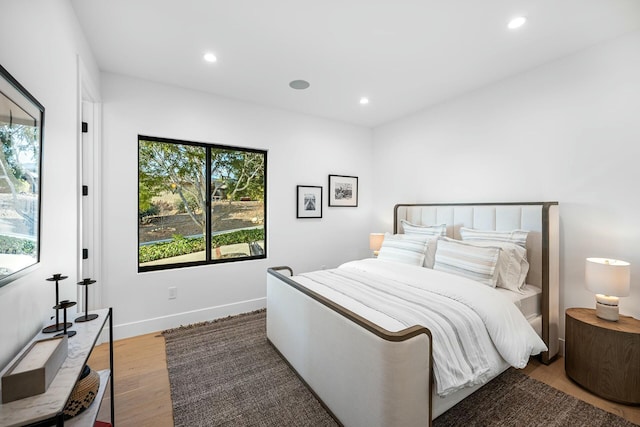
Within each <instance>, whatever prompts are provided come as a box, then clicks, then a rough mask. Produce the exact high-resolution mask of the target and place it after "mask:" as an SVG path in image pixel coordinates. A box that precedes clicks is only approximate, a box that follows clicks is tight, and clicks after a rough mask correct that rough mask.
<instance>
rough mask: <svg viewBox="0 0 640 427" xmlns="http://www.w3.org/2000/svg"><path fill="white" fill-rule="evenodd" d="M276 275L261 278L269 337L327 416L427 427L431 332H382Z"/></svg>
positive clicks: (356, 421)
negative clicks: (264, 282)
mask: <svg viewBox="0 0 640 427" xmlns="http://www.w3.org/2000/svg"><path fill="white" fill-rule="evenodd" d="M282 269H288V268H287V267H280V268H275V269H269V270H268V274H267V337H268V339H269V341H270V342H271V343H272V344H273V345H274V346H275V347H276V348H277V350H278V351H279V352H280V353H281V354H282V355H283V356H284V357H285V359H286V360H287V361H288V362H289V364H290V365H291V366H292V367H293V369H295V370H296V372H297V373H298V375H299V376H300V377H301V378H302V379H303V380H304V381H305V382H306V383H307V385H308V386H309V387H311V389H312V390H313V391H314V392H315V394H316V395H317V396H318V398H319V399H320V400H321V401H322V402H323V404H324V405H325V406H326V407H327V408H328V409H329V410H330V411H331V412H332V413H333V415H334V416H335V417H336V418H337V419H338V420H340V422H341V423H342V424H344V425H346V426H367V427H370V426H381V427H382V426H430V425H431V405H432V402H431V396H432V394H431V387H432V380H431V368H432V366H431V333H430V332H429V330H428V329H426V328H424V327H418V326H414V327H411V328H408V329H406V330H403V331H400V332H389V331H386V330H384V329H382V328H380V327H378V326H377V325H375V324H373V323H371V322H369V321H367V320H366V319H364V318H362V317H360V316H358V315H357V314H355V313H353V312H351V311H349V310H346V309H344V308H343V307H341V306H339V305H337V304H335V303H333V302H331V301H329V300H327V299H326V298H324V297H322V296H321V295H318V294H316V293H314V292H312V291H310V290H308V289H306V288H304V287H302V286H300V285H299V284H298V283H296V282H295V281H293V280H291V279H290V278H289V277H286V276H284V275H282V274H280V273H279V272H278V271H277V270H282ZM289 270H290V269H289Z"/></svg>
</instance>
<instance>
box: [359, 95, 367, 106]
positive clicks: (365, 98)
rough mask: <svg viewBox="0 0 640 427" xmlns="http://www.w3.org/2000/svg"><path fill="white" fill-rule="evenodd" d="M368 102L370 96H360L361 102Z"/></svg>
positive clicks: (363, 103) (364, 103) (365, 103)
mask: <svg viewBox="0 0 640 427" xmlns="http://www.w3.org/2000/svg"><path fill="white" fill-rule="evenodd" d="M368 103H369V98H367V97H366V96H363V97H362V98H360V104H362V105H367V104H368Z"/></svg>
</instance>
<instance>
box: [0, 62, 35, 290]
mask: <svg viewBox="0 0 640 427" xmlns="http://www.w3.org/2000/svg"><path fill="white" fill-rule="evenodd" d="M3 103H4V105H3ZM3 108H6V109H7V110H8V111H7V112H8V113H9V122H10V123H12V122H13V120H14V115H13V109H12V108H15V110H16V111H15V112H16V113H18V114H22V115H23V120H27V119H28V120H33V122H34V123H33V126H34V127H35V128H36V131H37V135H35V136H34V138H33V140H32V142H33V143H34V144H35V150H34V153H35V154H34V155H33V157H34V158H33V160H34V161H33V162H30V164H31V165H32V166H31V167H32V168H33V170H30V171H29V172H28V173H25V174H24V176H25V177H26V176H27V175H28V178H29V179H26V178H22V179H23V180H24V182H28V183H29V184H30V185H31V191H30V192H29V193H28V196H29V197H33V195H35V197H36V198H37V201H35V203H36V204H37V206H35V208H34V207H33V206H32V207H31V210H32V211H34V213H35V215H34V217H33V218H31V222H33V227H32V229H33V232H32V233H29V234H27V235H26V236H27V238H28V239H29V240H30V239H34V249H33V262H31V263H24V262H18V267H17V269H15V270H13V269H12V268H10V267H9V266H7V264H6V262H7V261H6V260H4V261H3V260H2V255H5V254H9V255H14V254H18V255H22V254H23V253H20V249H17V250H16V249H12V252H4V253H1V252H0V287H2V286H4V285H6V284H8V283H10V282H12V281H14V280H16V279H17V278H19V277H21V276H23V275H24V274H26V273H27V272H29V271H31V270H32V269H33V268H34V267H35V266H37V265H38V264H39V263H40V247H41V240H40V233H41V229H42V226H41V224H42V145H43V144H42V142H43V131H44V106H43V105H42V104H40V102H38V100H37V99H36V98H34V97H33V95H31V94H30V93H29V92H28V91H27V90H26V89H25V88H24V87H23V86H22V85H21V84H20V83H18V81H17V80H16V79H15V78H14V77H13V76H12V75H11V74H10V73H9V72H8V71H7V70H6V69H5V68H4V67H3V66H2V65H0V123H1V122H2V121H3V120H2V119H3V117H2V114H3V110H2V109H3ZM16 120H20V117H19V116H18V118H17V119H16ZM10 126H11V125H10ZM1 144H2V143H1V142H0V145H1ZM11 144H12V146H13V141H11ZM16 147H17V146H16ZM1 148H3V149H4V147H1ZM5 151H6V150H5ZM16 151H17V150H16ZM16 151H13V152H14V153H15V152H16ZM0 155H2V159H0V161H3V162H4V164H3V165H0V175H3V170H4V171H7V168H8V167H9V166H11V165H10V164H9V163H8V162H7V160H6V158H7V157H5V155H4V153H0ZM17 157H18V156H17V155H16V158H17ZM4 179H5V180H7V181H8V182H9V184H7V186H8V187H10V188H9V190H10V193H11V195H12V199H13V202H15V201H16V199H17V197H18V196H17V195H16V193H18V194H20V192H19V191H17V189H15V188H14V184H13V183H12V182H11V180H10V178H9V177H7V176H6V173H5V174H4ZM14 179H15V177H14ZM27 204H28V203H27ZM0 206H1V205H0ZM13 206H15V204H14V205H13ZM2 209H5V208H2V207H0V213H2ZM9 209H11V207H10V208H9ZM8 227H9V228H11V227H12V226H11V224H9V225H8ZM16 234H18V236H19V237H18V239H23V240H24V237H22V236H21V235H20V233H16ZM3 236H7V237H9V238H11V237H14V238H15V236H10V235H7V234H5V233H3V232H2V231H0V237H3ZM7 240H8V239H7ZM0 250H5V251H6V250H8V249H1V248H0ZM11 267H13V266H11ZM3 269H5V270H4V271H7V272H8V274H6V275H4V274H2V271H3Z"/></svg>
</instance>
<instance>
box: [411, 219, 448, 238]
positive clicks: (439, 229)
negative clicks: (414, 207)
mask: <svg viewBox="0 0 640 427" xmlns="http://www.w3.org/2000/svg"><path fill="white" fill-rule="evenodd" d="M400 223H401V224H402V229H403V230H404V233H405V234H419V235H422V236H446V235H447V224H440V225H417V224H411V223H410V222H409V221H406V220H404V219H401V220H400Z"/></svg>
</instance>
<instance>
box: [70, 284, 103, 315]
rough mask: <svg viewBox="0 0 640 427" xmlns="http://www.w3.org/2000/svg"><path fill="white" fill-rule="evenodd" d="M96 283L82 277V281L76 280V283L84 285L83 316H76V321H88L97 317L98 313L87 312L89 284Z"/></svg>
mask: <svg viewBox="0 0 640 427" xmlns="http://www.w3.org/2000/svg"><path fill="white" fill-rule="evenodd" d="M94 283H96V281H95V280H92V279H82V282H78V285H80V286H84V316H80V317H76V320H75V321H76V322H88V321H90V320H94V319H97V318H98V315H97V314H95V313H93V314H89V285H93V284H94Z"/></svg>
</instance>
